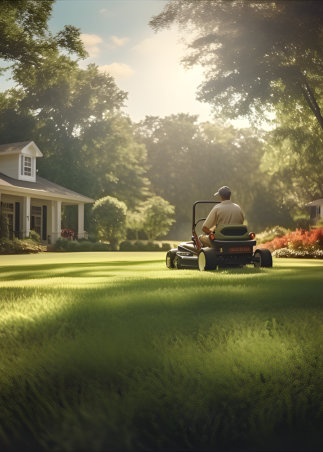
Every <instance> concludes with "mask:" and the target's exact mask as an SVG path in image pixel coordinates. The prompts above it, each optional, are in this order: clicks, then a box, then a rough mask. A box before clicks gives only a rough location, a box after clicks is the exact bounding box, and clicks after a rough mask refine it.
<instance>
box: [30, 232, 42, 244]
mask: <svg viewBox="0 0 323 452" xmlns="http://www.w3.org/2000/svg"><path fill="white" fill-rule="evenodd" d="M29 238H30V239H31V240H32V241H33V242H36V243H41V238H40V235H39V234H38V233H37V232H36V231H33V230H30V232H29Z"/></svg>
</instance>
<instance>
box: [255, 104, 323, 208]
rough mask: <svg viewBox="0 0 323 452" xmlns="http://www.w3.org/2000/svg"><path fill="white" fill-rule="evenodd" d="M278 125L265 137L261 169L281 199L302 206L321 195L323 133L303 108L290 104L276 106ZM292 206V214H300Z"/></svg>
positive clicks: (322, 188) (322, 193) (322, 192)
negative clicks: (267, 175)
mask: <svg viewBox="0 0 323 452" xmlns="http://www.w3.org/2000/svg"><path fill="white" fill-rule="evenodd" d="M277 121H279V125H280V126H279V127H278V128H277V129H274V130H273V131H271V132H269V133H268V134H267V136H266V137H265V143H264V156H263V159H262V162H261V170H262V171H263V172H266V173H267V174H269V175H270V176H271V179H272V184H274V185H276V186H277V187H280V193H281V200H282V203H283V204H285V205H288V204H289V203H290V201H292V202H294V204H295V207H298V208H299V207H302V210H303V212H304V210H305V209H304V205H305V204H306V203H308V202H310V201H312V200H314V199H317V198H321V197H322V196H323V184H322V177H321V174H322V173H323V153H322V148H323V135H322V133H321V131H320V126H319V125H318V124H317V122H316V121H315V120H314V119H313V118H312V117H311V116H310V115H306V113H305V111H304V108H303V107H301V106H299V108H296V109H295V108H294V107H293V105H292V104H290V105H289V108H287V109H285V108H283V106H282V105H280V107H279V110H277ZM295 207H294V209H293V210H294V214H295V215H300V214H301V212H300V211H297V209H295Z"/></svg>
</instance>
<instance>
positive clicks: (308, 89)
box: [301, 77, 323, 130]
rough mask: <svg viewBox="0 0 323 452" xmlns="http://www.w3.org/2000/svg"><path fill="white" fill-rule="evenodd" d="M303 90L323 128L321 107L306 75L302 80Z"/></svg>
mask: <svg viewBox="0 0 323 452" xmlns="http://www.w3.org/2000/svg"><path fill="white" fill-rule="evenodd" d="M301 90H302V92H303V95H304V97H305V100H306V102H307V104H308V106H309V107H310V109H311V110H312V112H313V113H314V115H315V117H316V119H317V120H318V123H319V124H320V126H321V129H322V130H323V117H322V113H321V110H320V107H319V106H318V103H317V102H316V99H315V95H314V93H313V91H312V90H311V87H310V86H309V84H308V81H307V80H306V77H303V81H302V82H301Z"/></svg>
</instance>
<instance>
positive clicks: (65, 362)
mask: <svg viewBox="0 0 323 452" xmlns="http://www.w3.org/2000/svg"><path fill="white" fill-rule="evenodd" d="M20 257H22V258H23V259H21V260H20ZM15 262H16V265H15V264H14V263H15ZM274 265H275V267H274V268H273V269H254V268H252V267H250V268H244V269H239V270H225V271H221V272H203V273H200V272H198V271H191V270H185V271H171V270H168V269H166V268H165V264H164V253H74V254H72V253H69V254H68V253H66V254H63V253H62V254H46V255H45V254H44V255H39V256H19V257H16V256H3V257H1V258H0V287H1V293H0V299H1V303H0V335H1V348H2V353H1V355H2V359H1V365H0V383H1V392H0V402H1V407H2V409H1V412H0V426H1V427H0V444H1V445H2V446H3V448H5V449H9V450H10V449H11V450H16V449H18V448H20V449H21V448H29V449H33V450H34V449H37V448H38V449H41V450H44V449H45V450H53V449H56V450H85V449H86V450H138V449H139V450H142V449H145V450H150V449H157V450H165V449H184V450H196V449H208V450H214V449H215V448H220V449H223V448H229V449H230V448H231V449H232V448H234V449H236V450H246V449H247V450H248V449H250V450H259V449H262V450H294V449H297V448H298V450H313V449H317V450H319V448H320V422H321V418H320V412H322V411H320V410H321V407H322V398H321V394H322V393H321V381H320V377H321V375H322V350H321V336H320V334H321V333H322V296H321V294H322V289H323V284H322V281H323V280H322V276H323V263H322V262H319V261H305V260H304V261H299V260H297V261H296V260H279V261H275V262H274Z"/></svg>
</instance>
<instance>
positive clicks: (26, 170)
mask: <svg viewBox="0 0 323 452" xmlns="http://www.w3.org/2000/svg"><path fill="white" fill-rule="evenodd" d="M20 175H21V176H23V177H27V178H34V176H35V158H34V157H30V156H28V155H21V156H20Z"/></svg>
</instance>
